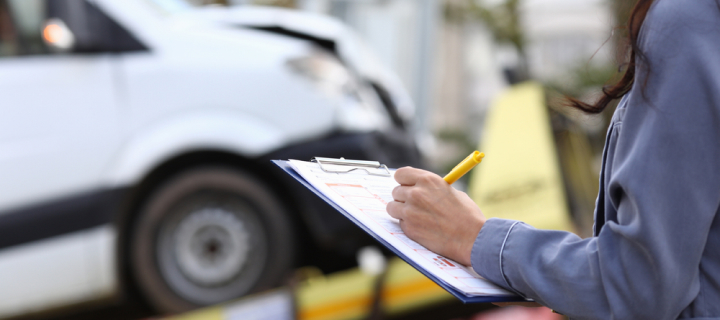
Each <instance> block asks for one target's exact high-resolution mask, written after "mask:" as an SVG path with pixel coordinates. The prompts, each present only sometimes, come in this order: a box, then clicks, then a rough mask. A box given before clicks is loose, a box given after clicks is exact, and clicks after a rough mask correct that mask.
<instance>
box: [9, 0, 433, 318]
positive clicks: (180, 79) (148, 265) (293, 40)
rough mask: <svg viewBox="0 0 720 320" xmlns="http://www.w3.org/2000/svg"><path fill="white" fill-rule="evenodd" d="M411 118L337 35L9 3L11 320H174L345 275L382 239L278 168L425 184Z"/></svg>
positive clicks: (117, 7)
mask: <svg viewBox="0 0 720 320" xmlns="http://www.w3.org/2000/svg"><path fill="white" fill-rule="evenodd" d="M412 117H413V107H412V103H411V102H410V99H409V97H408V94H407V93H406V91H405V90H404V89H403V87H402V86H401V85H400V83H399V81H398V79H397V77H396V76H394V75H393V74H392V73H391V72H389V71H388V70H387V69H385V68H383V67H381V66H380V65H379V64H378V63H377V62H375V59H374V58H373V56H372V55H371V54H370V53H369V52H368V50H367V49H365V47H364V46H363V45H362V43H361V42H360V41H359V40H358V39H357V37H356V36H355V35H354V34H353V33H352V32H351V31H349V30H348V29H347V28H346V27H345V26H343V25H342V24H340V23H339V22H337V21H335V20H332V19H330V18H326V17H321V16H313V15H308V14H302V13H298V12H292V11H286V10H279V9H270V8H244V7H240V8H237V7H236V8H224V7H204V8H196V7H193V6H191V5H189V4H188V2H185V1H184V0H0V318H4V317H10V316H17V315H21V314H28V313H33V312H40V311H46V310H49V309H55V308H58V307H67V306H71V305H76V304H81V303H87V302H91V301H116V300H117V297H121V296H123V295H127V294H133V293H136V292H135V291H137V293H139V294H140V296H141V297H142V298H143V299H145V301H147V302H148V303H149V304H150V305H152V306H153V307H154V308H155V309H156V310H157V311H160V312H177V311H182V310H187V309H190V308H194V307H196V306H202V305H209V304H214V303H218V302H221V301H225V300H228V299H232V298H235V297H239V296H242V295H244V294H247V293H250V292H254V291H258V290H262V289H266V288H270V287H272V286H275V285H278V284H280V283H281V282H282V281H284V279H285V277H286V275H287V274H288V271H289V270H290V269H291V268H292V267H294V266H299V265H305V264H315V265H319V266H321V268H325V269H326V270H332V269H338V268H343V267H347V266H348V264H349V263H352V262H351V261H352V257H353V254H354V250H355V249H356V248H358V247H359V246H360V245H363V243H364V242H366V241H369V240H368V239H367V237H361V236H359V235H360V234H362V232H361V231H359V230H358V229H357V228H355V227H354V226H352V225H351V224H350V223H349V222H348V221H347V220H346V219H345V218H343V217H342V216H341V215H339V214H337V213H336V212H334V210H333V209H331V208H330V207H329V206H327V205H326V204H324V203H322V202H321V201H320V200H319V199H317V197H314V196H311V195H309V194H308V192H307V191H305V190H304V188H303V187H302V186H300V185H299V184H297V183H296V182H294V181H291V180H290V178H289V177H287V176H286V175H285V174H284V173H282V172H281V171H280V170H279V169H277V168H275V167H274V166H273V165H272V164H271V162H270V161H269V160H270V159H287V158H296V159H305V160H307V159H310V158H311V157H314V156H325V157H341V156H342V157H346V158H356V159H372V160H379V161H381V162H384V163H386V164H387V165H390V166H400V165H415V166H418V165H420V163H419V155H418V152H417V148H416V145H415V143H414V140H413V138H412V135H411V134H409V125H410V123H409V121H410V119H412ZM133 288H135V289H133Z"/></svg>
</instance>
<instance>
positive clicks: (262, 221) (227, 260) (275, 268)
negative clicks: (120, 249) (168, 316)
mask: <svg viewBox="0 0 720 320" xmlns="http://www.w3.org/2000/svg"><path fill="white" fill-rule="evenodd" d="M291 230H292V229H291V226H290V223H289V221H288V215H287V212H286V211H285V210H284V208H283V206H282V204H281V202H280V201H279V200H278V199H277V198H276V197H275V196H274V194H273V193H272V192H270V190H269V189H268V188H267V187H265V186H264V185H263V184H262V183H261V182H259V181H258V180H257V179H255V178H253V177H251V176H250V175H248V174H245V173H243V172H241V171H238V170H234V169H230V168H224V167H207V168H198V169H192V170H188V171H185V172H183V173H181V174H178V175H176V176H174V177H173V178H171V179H169V180H168V181H167V182H166V183H165V184H163V185H161V186H160V187H159V188H157V189H156V190H155V191H154V192H153V193H152V195H151V196H150V198H149V199H148V201H146V202H145V204H144V205H143V206H142V209H141V210H140V215H139V216H138V218H137V220H136V223H135V225H134V229H133V231H134V232H133V237H132V244H131V249H132V252H131V265H132V271H133V274H134V276H135V279H136V280H137V282H138V286H139V287H140V289H141V291H142V293H143V294H144V295H145V298H146V300H148V302H150V303H151V304H152V305H153V306H154V307H155V308H156V309H157V311H160V312H170V313H174V312H181V311H186V310H190V309H193V308H196V307H199V306H206V305H212V304H216V303H220V302H223V301H227V300H230V299H233V298H237V297H240V296H243V295H245V294H247V293H251V292H254V291H258V290H262V289H268V288H271V287H272V286H274V285H277V284H279V283H280V282H281V281H282V279H283V278H284V276H285V275H286V274H287V272H288V271H289V269H290V267H291V262H292V257H291V256H292V254H293V248H292V243H293V242H292V239H293V237H292V234H291Z"/></svg>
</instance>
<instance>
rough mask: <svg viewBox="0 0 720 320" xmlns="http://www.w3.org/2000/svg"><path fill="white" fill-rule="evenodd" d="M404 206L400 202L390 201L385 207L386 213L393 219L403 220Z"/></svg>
mask: <svg viewBox="0 0 720 320" xmlns="http://www.w3.org/2000/svg"><path fill="white" fill-rule="evenodd" d="M404 205H405V204H404V203H402V202H397V201H391V202H390V203H388V205H387V212H388V214H390V216H391V217H393V218H395V219H400V220H402V219H403V206H404Z"/></svg>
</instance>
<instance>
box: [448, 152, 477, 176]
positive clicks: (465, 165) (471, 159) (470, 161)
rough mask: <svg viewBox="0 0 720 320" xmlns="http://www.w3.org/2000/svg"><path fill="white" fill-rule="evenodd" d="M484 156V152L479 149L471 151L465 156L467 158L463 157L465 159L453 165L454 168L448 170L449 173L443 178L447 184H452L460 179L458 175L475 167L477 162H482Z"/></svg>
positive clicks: (462, 174)
mask: <svg viewBox="0 0 720 320" xmlns="http://www.w3.org/2000/svg"><path fill="white" fill-rule="evenodd" d="M484 157H485V154H484V153H482V152H479V151H475V152H473V153H471V154H470V155H469V156H467V158H465V160H463V161H461V162H460V163H459V164H458V165H456V166H455V168H453V169H452V170H450V173H448V174H447V175H446V176H445V177H444V178H443V179H444V180H445V182H447V183H448V184H453V183H454V182H455V181H457V180H458V179H460V177H462V176H464V175H465V174H466V173H468V172H469V171H470V170H471V169H472V168H475V166H476V165H478V163H480V162H482V159H483V158H484Z"/></svg>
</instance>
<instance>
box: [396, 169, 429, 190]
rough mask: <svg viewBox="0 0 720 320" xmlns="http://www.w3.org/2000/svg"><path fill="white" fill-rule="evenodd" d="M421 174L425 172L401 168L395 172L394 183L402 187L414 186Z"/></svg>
mask: <svg viewBox="0 0 720 320" xmlns="http://www.w3.org/2000/svg"><path fill="white" fill-rule="evenodd" d="M423 172H425V170H421V169H415V168H413V167H403V168H400V169H397V171H395V181H397V182H398V183H399V184H401V185H403V186H414V185H415V183H417V180H418V177H419V176H421V175H422V174H423Z"/></svg>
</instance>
